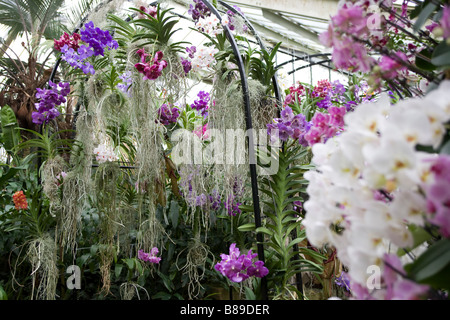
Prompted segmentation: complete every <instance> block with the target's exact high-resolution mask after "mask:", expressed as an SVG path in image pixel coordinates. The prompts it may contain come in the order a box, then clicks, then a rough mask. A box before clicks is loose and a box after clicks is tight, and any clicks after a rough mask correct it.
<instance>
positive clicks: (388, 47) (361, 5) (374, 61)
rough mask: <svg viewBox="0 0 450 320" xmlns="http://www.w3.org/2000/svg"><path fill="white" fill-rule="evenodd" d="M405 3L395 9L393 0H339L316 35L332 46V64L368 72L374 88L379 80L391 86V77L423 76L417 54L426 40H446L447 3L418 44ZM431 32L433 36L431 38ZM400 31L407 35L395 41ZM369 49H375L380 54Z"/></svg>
mask: <svg viewBox="0 0 450 320" xmlns="http://www.w3.org/2000/svg"><path fill="white" fill-rule="evenodd" d="M408 2H409V1H408V0H405V1H403V3H402V6H401V10H400V12H398V11H399V10H397V9H396V8H395V7H394V2H393V1H392V0H371V1H340V3H339V9H338V12H337V14H336V15H334V16H333V17H331V22H330V24H329V26H328V30H327V31H325V32H323V33H322V34H320V36H319V39H320V41H321V43H322V44H323V45H325V46H327V47H331V48H332V60H333V62H334V64H335V66H336V67H337V68H340V69H350V70H352V71H361V72H369V71H371V74H370V76H369V81H370V82H371V85H372V86H373V87H374V88H380V86H381V80H386V81H387V82H388V83H389V84H390V85H391V86H392V85H394V84H392V81H391V80H394V79H397V80H399V79H400V80H411V79H412V80H414V81H415V80H418V77H417V75H416V74H414V73H417V74H419V75H421V76H423V75H424V73H422V72H421V70H420V68H415V67H414V66H417V60H418V57H423V56H424V55H425V56H426V55H427V53H426V50H428V49H429V45H427V44H425V42H429V43H434V44H437V43H438V41H437V40H438V39H439V37H441V36H443V38H444V39H449V36H450V30H449V26H448V25H449V23H448V20H449V18H448V17H450V6H449V5H444V6H443V8H442V11H441V12H440V13H439V14H438V15H436V17H438V16H440V15H442V18H440V19H439V22H434V21H432V23H431V24H430V25H427V26H425V28H426V29H427V30H428V31H427V32H424V33H422V34H424V35H425V40H426V41H425V42H424V43H418V41H417V37H416V36H415V35H414V34H412V33H411V32H410V31H409V30H411V29H413V27H414V26H413V24H414V23H413V22H412V20H410V19H409V18H408ZM437 8H439V5H437ZM445 18H446V19H445ZM431 31H433V35H434V37H435V39H433V38H432V37H431V35H430V32H431ZM400 32H402V33H404V34H405V35H407V36H406V40H405V39H403V40H402V41H401V42H399V43H398V44H396V43H395V39H393V37H391V35H395V34H399V33H400ZM408 37H409V38H408ZM408 39H409V40H408ZM447 41H448V40H447ZM369 51H375V52H377V54H378V56H379V57H376V56H374V55H373V54H371V52H369ZM422 51H424V52H425V53H422ZM420 59H422V58H420ZM427 79H428V80H430V77H427Z"/></svg>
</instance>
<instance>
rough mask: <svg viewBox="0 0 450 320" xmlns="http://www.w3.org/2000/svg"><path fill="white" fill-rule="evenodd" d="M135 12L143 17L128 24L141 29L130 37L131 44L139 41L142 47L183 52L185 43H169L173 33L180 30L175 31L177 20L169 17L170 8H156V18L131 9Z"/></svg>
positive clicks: (126, 29)
mask: <svg viewBox="0 0 450 320" xmlns="http://www.w3.org/2000/svg"><path fill="white" fill-rule="evenodd" d="M131 10H134V11H136V12H139V13H141V14H143V15H144V16H145V18H142V19H134V20H131V21H130V23H131V24H134V25H136V26H138V27H141V28H140V29H138V30H137V32H136V33H135V34H134V35H133V36H132V40H131V42H136V41H141V40H143V41H144V42H143V43H141V45H142V46H146V45H158V46H160V47H169V48H170V49H171V50H172V51H173V52H177V51H182V50H184V47H183V44H185V42H183V41H180V42H173V43H172V42H171V41H170V40H171V38H172V37H173V35H174V33H175V32H177V31H178V30H180V29H175V30H174V27H175V25H176V24H177V23H178V21H179V20H178V19H176V16H174V15H171V14H170V11H171V10H172V9H171V8H169V9H165V10H161V7H160V5H159V4H158V6H157V15H156V18H153V17H152V16H151V15H149V14H148V13H146V12H143V11H141V10H139V9H136V8H131ZM121 31H122V32H126V31H131V30H130V29H129V28H123V27H122V29H121Z"/></svg>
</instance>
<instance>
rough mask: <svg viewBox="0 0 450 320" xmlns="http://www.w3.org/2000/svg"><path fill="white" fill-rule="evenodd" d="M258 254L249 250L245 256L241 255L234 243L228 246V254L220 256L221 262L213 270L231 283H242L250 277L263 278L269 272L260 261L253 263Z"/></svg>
mask: <svg viewBox="0 0 450 320" xmlns="http://www.w3.org/2000/svg"><path fill="white" fill-rule="evenodd" d="M257 256H258V254H256V253H255V254H253V253H252V250H249V251H248V253H247V254H242V255H241V252H240V250H239V248H237V247H236V243H232V244H231V245H230V249H229V254H228V255H227V254H223V253H222V254H221V255H220V257H221V258H222V261H220V262H218V263H217V264H216V265H215V266H214V268H215V269H216V270H217V271H219V272H220V273H221V274H222V275H223V276H225V277H227V278H228V279H229V280H230V281H231V282H237V283H239V282H242V281H244V280H246V279H248V278H250V277H253V276H254V277H258V278H262V277H265V276H266V275H267V274H268V273H269V270H268V269H267V268H266V267H265V266H264V262H263V261H261V260H257V261H254V259H255V258H256V257H257Z"/></svg>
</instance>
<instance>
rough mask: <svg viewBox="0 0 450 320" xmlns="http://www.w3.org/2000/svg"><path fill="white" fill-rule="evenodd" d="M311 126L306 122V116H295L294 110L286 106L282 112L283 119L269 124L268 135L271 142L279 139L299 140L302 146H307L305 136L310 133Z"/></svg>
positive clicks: (277, 119) (276, 119)
mask: <svg viewBox="0 0 450 320" xmlns="http://www.w3.org/2000/svg"><path fill="white" fill-rule="evenodd" d="M310 126H311V124H310V123H309V122H308V121H306V118H305V115H303V114H301V113H300V114H297V115H294V113H293V111H292V108H291V107H289V106H285V107H284V108H283V110H282V111H281V117H280V118H275V119H273V122H272V123H269V124H267V134H268V135H269V136H270V140H271V142H275V141H276V140H277V139H278V138H279V139H280V140H281V141H287V140H288V139H294V140H298V142H299V143H300V144H301V145H302V146H305V147H306V146H307V145H308V143H307V141H306V140H305V134H306V133H307V132H308V131H309V128H310Z"/></svg>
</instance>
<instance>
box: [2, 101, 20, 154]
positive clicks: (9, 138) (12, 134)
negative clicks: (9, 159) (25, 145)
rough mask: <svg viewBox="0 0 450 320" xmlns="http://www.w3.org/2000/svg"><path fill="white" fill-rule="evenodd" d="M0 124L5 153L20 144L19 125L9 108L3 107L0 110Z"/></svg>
mask: <svg viewBox="0 0 450 320" xmlns="http://www.w3.org/2000/svg"><path fill="white" fill-rule="evenodd" d="M0 124H1V129H2V130H1V131H2V141H3V147H4V148H5V150H7V151H11V150H13V149H14V147H15V146H16V145H18V144H19V142H20V133H19V132H18V127H19V125H18V124H17V119H16V115H15V114H14V111H13V110H12V109H11V107H10V106H7V105H6V106H3V107H2V108H1V110H0Z"/></svg>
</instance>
